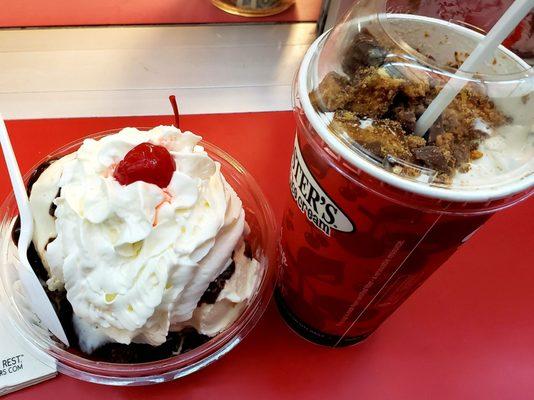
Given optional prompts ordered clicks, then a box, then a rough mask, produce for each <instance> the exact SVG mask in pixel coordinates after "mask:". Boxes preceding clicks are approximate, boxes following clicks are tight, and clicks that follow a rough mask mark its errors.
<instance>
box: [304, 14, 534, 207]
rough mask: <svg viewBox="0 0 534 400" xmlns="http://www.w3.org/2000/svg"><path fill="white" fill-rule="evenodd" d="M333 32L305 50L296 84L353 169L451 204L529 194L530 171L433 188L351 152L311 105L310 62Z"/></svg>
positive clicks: (533, 177)
mask: <svg viewBox="0 0 534 400" xmlns="http://www.w3.org/2000/svg"><path fill="white" fill-rule="evenodd" d="M398 15H400V16H401V17H400V18H405V19H415V20H419V21H425V22H432V23H436V22H437V23H439V24H441V25H444V26H447V27H451V23H449V22H447V21H442V20H439V19H436V18H430V17H424V16H419V15H410V14H395V17H397V16H398ZM364 19H365V18H364ZM456 28H459V29H460V30H461V31H462V32H464V33H466V34H469V35H473V36H474V37H478V38H480V36H481V34H480V33H478V32H475V31H472V30H470V29H468V28H466V27H463V26H459V25H454V29H456ZM333 29H335V28H332V29H330V30H328V31H326V32H324V33H323V34H322V35H321V36H319V37H318V38H317V39H316V40H315V41H314V42H313V43H312V45H311V46H310V47H309V49H308V50H307V51H306V54H305V55H304V58H303V61H302V63H301V65H300V68H299V71H298V75H297V79H296V85H297V93H298V97H299V99H300V103H301V105H302V108H303V110H304V113H305V115H306V117H307V118H308V120H309V122H310V124H311V125H312V127H313V128H314V129H315V131H316V132H317V133H318V134H319V136H320V137H321V139H322V140H324V142H325V143H326V144H327V145H328V146H329V148H330V149H332V150H333V151H334V152H335V153H336V154H338V155H339V156H341V157H342V158H343V159H344V160H345V161H347V162H348V163H349V164H351V165H352V166H354V167H356V168H359V169H361V170H363V171H364V172H366V173H368V174H369V175H371V176H373V177H375V178H377V179H379V180H380V181H383V182H385V183H388V184H390V185H392V186H394V187H396V188H398V189H402V190H405V191H408V192H411V193H415V194H418V195H421V196H424V197H431V198H436V199H439V200H447V201H452V202H467V203H479V202H488V201H492V200H499V199H502V198H504V197H508V196H511V195H514V194H517V193H521V192H524V191H527V190H528V189H529V188H531V187H532V186H533V185H534V171H531V172H530V174H528V175H526V176H524V177H522V178H520V179H517V180H514V181H512V182H508V183H506V184H504V185H502V186H497V187H495V186H492V187H490V188H484V189H472V188H452V187H439V186H432V185H428V184H424V183H421V182H417V181H413V180H409V179H406V178H403V177H401V176H399V175H397V174H395V173H393V172H390V171H387V170H386V169H384V168H382V167H380V166H378V165H377V164H375V163H373V162H372V161H370V160H369V157H368V156H367V155H366V154H364V153H363V152H358V151H357V150H355V149H349V148H348V147H347V146H346V145H345V144H344V143H343V142H342V141H341V139H340V138H338V137H336V135H334V134H333V133H332V132H331V131H330V129H329V128H328V126H327V125H326V124H325V122H324V120H323V119H321V118H320V117H319V114H318V113H317V111H316V110H315V108H314V107H313V105H312V103H311V100H310V97H309V92H308V82H309V79H310V76H309V74H310V73H311V62H312V60H313V59H314V57H315V56H317V55H318V53H317V50H318V47H319V45H321V44H323V42H324V41H325V40H326V39H327V38H328V36H329V35H330V33H331V32H332V31H333ZM499 49H500V50H502V51H503V52H505V53H506V55H508V56H509V57H510V58H512V59H514V60H516V61H518V62H519V63H521V64H525V65H526V63H525V62H524V61H523V60H521V59H520V58H519V57H518V56H517V55H515V54H514V53H513V52H511V51H510V50H508V49H506V48H505V47H504V46H502V45H501V46H500V47H499ZM414 51H415V50H414ZM438 69H439V68H438ZM440 71H441V70H440ZM447 74H449V72H447ZM314 80H315V81H318V78H317V77H314ZM359 153H361V154H359Z"/></svg>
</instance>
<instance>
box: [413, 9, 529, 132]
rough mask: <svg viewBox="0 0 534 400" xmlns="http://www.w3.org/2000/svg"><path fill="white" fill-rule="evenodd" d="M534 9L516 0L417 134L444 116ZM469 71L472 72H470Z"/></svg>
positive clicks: (439, 97)
mask: <svg viewBox="0 0 534 400" xmlns="http://www.w3.org/2000/svg"><path fill="white" fill-rule="evenodd" d="M533 7H534V0H515V1H514V2H513V3H512V5H511V6H510V7H509V8H508V10H506V12H505V13H504V15H503V16H502V17H501V18H500V19H499V21H497V23H496V24H495V25H494V26H493V28H492V29H491V30H490V31H489V32H488V34H487V35H486V36H485V37H484V39H482V41H481V42H480V43H479V44H478V46H477V47H476V48H475V49H474V50H473V51H472V52H471V54H470V55H469V57H467V59H466V60H465V61H464V63H463V64H462V65H461V66H460V68H459V69H458V71H457V72H456V74H455V76H453V77H451V79H449V81H448V82H447V84H446V85H445V86H444V87H443V89H442V90H441V92H439V94H438V95H437V96H436V98H435V99H434V100H433V101H432V103H431V104H430V105H429V106H428V108H427V109H426V110H425V112H424V113H423V115H421V117H420V118H419V120H418V121H417V124H416V125H415V134H416V135H418V136H423V135H424V134H425V132H426V131H427V130H428V129H429V128H430V127H431V126H432V124H433V123H434V122H436V120H437V119H438V118H439V116H440V115H441V114H442V113H443V111H444V110H445V108H447V106H448V105H449V104H450V103H451V101H452V100H453V99H454V98H455V97H456V95H457V94H458V93H460V91H461V90H462V88H463V87H464V86H465V85H466V84H467V82H468V80H469V78H470V77H472V76H473V72H474V71H476V70H477V69H478V68H479V67H480V65H481V64H482V63H484V62H485V61H486V60H487V59H488V58H489V57H491V56H492V55H493V53H494V52H495V50H496V49H497V47H499V45H500V44H501V43H502V42H503V40H504V39H506V38H507V37H508V35H510V33H511V32H512V31H513V30H514V29H515V28H516V26H517V25H519V23H520V22H521V20H522V19H523V18H525V16H526V15H527V14H528V13H529V11H530V10H531V9H532V8H533ZM466 71H469V72H466Z"/></svg>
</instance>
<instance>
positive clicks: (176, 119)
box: [169, 95, 180, 129]
mask: <svg viewBox="0 0 534 400" xmlns="http://www.w3.org/2000/svg"><path fill="white" fill-rule="evenodd" d="M169 101H170V102H171V106H172V111H173V112H174V124H175V126H176V127H177V128H178V129H180V111H178V104H177V103H176V96H174V95H171V96H169Z"/></svg>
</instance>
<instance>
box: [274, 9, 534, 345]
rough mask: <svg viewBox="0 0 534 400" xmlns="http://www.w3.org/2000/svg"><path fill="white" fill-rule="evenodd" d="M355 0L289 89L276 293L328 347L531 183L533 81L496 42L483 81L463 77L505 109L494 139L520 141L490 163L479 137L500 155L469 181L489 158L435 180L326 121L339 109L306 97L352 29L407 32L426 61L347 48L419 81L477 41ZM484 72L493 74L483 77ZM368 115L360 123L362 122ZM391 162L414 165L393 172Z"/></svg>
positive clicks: (352, 336)
mask: <svg viewBox="0 0 534 400" xmlns="http://www.w3.org/2000/svg"><path fill="white" fill-rule="evenodd" d="M360 3H366V2H360ZM362 7H363V6H362V5H361V4H360V8H359V9H358V8H357V7H356V11H354V9H353V12H352V14H349V16H348V17H347V19H346V20H345V21H343V22H342V23H341V24H340V25H338V26H337V27H336V28H334V30H333V31H330V32H327V33H326V34H325V35H323V36H322V37H320V38H319V39H317V41H316V42H315V43H314V44H313V45H312V47H311V48H310V49H309V51H308V53H307V54H306V56H305V58H304V61H303V63H302V65H301V68H300V71H299V74H298V76H297V79H296V82H295V88H294V93H295V117H296V120H297V132H296V138H295V147H294V152H293V156H292V160H291V170H290V174H289V188H290V190H289V195H288V202H287V206H286V209H285V213H284V217H283V222H282V230H281V241H280V265H281V276H280V280H279V283H278V288H277V293H276V298H277V303H278V306H279V309H280V311H281V313H282V315H283V316H284V318H285V320H286V321H287V322H288V324H289V325H290V326H291V327H292V328H293V329H294V330H295V331H296V332H298V333H299V334H301V335H302V336H304V337H305V338H307V339H309V340H311V341H314V342H316V343H320V344H324V345H329V346H344V345H350V344H353V343H356V342H359V341H361V340H362V339H364V338H366V337H367V336H369V335H370V334H371V333H372V332H373V331H375V330H376V329H377V328H378V326H379V325H380V324H381V323H382V322H383V321H384V320H385V319H386V318H387V317H388V316H389V315H390V314H391V313H392V312H394V311H395V310H396V309H397V308H398V307H399V306H400V305H401V304H402V303H403V302H404V301H405V300H406V298H407V297H408V296H410V294H412V293H413V292H414V291H415V290H416V289H417V288H418V287H419V286H420V285H421V284H422V283H423V282H424V281H425V280H426V279H427V278H428V277H429V276H430V275H431V274H432V273H433V272H434V271H435V270H436V269H437V268H439V267H440V266H441V265H442V264H443V263H444V262H445V261H446V260H447V259H448V258H449V257H450V256H451V255H452V254H454V253H455V252H456V250H457V249H458V248H459V246H461V245H462V244H463V243H464V242H466V241H467V240H468V239H469V238H470V237H471V236H472V235H473V234H474V233H475V232H476V230H477V229H478V228H480V227H481V226H482V225H483V224H484V223H485V222H486V221H487V220H488V218H489V217H490V216H491V215H492V214H493V213H495V212H497V211H498V210H501V209H503V208H505V207H508V206H511V205H513V204H515V203H517V202H519V201H521V200H523V199H525V198H526V197H528V196H529V195H530V194H531V193H532V191H533V183H534V177H533V170H534V169H533V159H532V155H533V152H532V151H533V148H534V145H533V141H532V136H533V133H532V127H533V119H532V116H531V115H528V114H529V113H525V110H527V109H529V108H530V109H532V105H533V104H534V103H533V102H532V99H531V98H529V96H528V95H529V94H530V93H531V92H532V91H533V89H534V85H533V75H532V70H531V69H530V67H529V66H528V65H527V64H526V63H524V62H523V61H522V60H521V59H519V58H518V57H517V56H515V55H514V54H513V53H511V52H509V51H507V50H505V49H503V48H501V49H500V50H499V54H498V56H499V59H498V60H497V61H496V62H495V63H493V62H490V63H489V64H490V65H489V66H488V69H489V72H488V75H487V77H484V78H480V79H479V78H478V77H475V78H472V82H470V85H472V86H473V87H475V86H476V85H479V86H478V87H481V88H482V87H483V88H484V90H485V92H484V93H485V96H488V97H491V99H492V101H493V100H494V99H495V104H498V106H499V107H501V106H502V107H503V109H504V110H506V113H507V115H510V116H511V117H510V118H508V119H507V120H506V127H505V128H502V130H498V131H497V132H499V134H500V132H504V133H503V135H507V134H508V133H509V131H510V132H512V131H511V130H513V133H512V134H510V135H511V136H510V137H508V136H503V137H504V139H502V138H501V139H502V140H504V141H505V142H506V146H509V147H510V148H512V147H514V146H515V145H514V146H512V145H511V143H512V142H511V141H510V140H509V139H510V138H513V139H514V140H523V141H524V143H522V144H521V146H519V147H518V148H520V149H521V150H520V151H519V152H518V153H517V154H516V153H513V154H514V158H513V162H512V161H510V160H509V158H510V157H508V155H509V154H508V153H507V150H508V148H507V147H505V148H504V150H503V153H499V157H501V156H502V157H501V158H499V159H497V156H496V155H495V154H494V153H492V151H493V150H491V149H490V148H489V147H488V146H489V145H488V146H486V147H483V145H481V149H482V150H484V152H487V154H485V157H486V158H487V159H488V160H493V161H492V162H494V160H497V161H499V162H504V161H506V162H508V161H510V162H509V163H505V164H506V165H505V166H507V167H508V169H507V170H504V169H503V170H502V173H501V174H497V173H495V172H493V173H491V174H489V173H488V174H487V175H484V174H482V175H481V177H475V178H476V179H475V178H473V176H474V174H475V173H479V169H480V168H486V164H483V163H484V162H489V161H481V162H474V161H473V162H472V164H473V166H472V167H471V173H470V174H469V173H460V172H458V173H456V174H455V175H453V178H452V179H451V180H450V181H449V182H445V183H444V182H443V180H442V179H440V178H439V175H438V174H437V173H436V171H433V170H431V169H428V168H425V167H421V166H417V165H411V164H410V163H403V162H402V160H398V159H395V157H389V156H387V157H384V159H380V160H379V159H377V157H376V154H371V153H370V152H369V151H366V149H364V148H362V146H358V145H357V144H355V143H354V142H353V141H352V142H351V140H350V139H351V138H350V137H348V135H347V134H346V132H342V131H336V130H335V129H334V128H333V126H334V125H333V124H332V121H333V118H337V116H338V114H336V116H335V117H334V113H333V112H321V111H320V110H318V109H317V106H316V104H317V99H316V98H314V97H316V96H314V95H313V93H314V90H315V89H316V88H317V87H318V86H319V84H320V82H321V81H323V78H324V77H325V76H327V74H328V73H330V72H331V71H338V72H339V71H340V70H341V67H340V65H341V64H342V61H340V59H339V58H340V54H342V49H346V48H347V43H351V40H352V39H351V38H352V37H354V35H355V34H357V33H358V32H361V30H362V29H365V30H366V31H365V34H367V33H368V32H371V33H372V34H373V35H374V37H375V38H378V39H377V40H378V41H379V42H381V43H384V42H387V41H390V40H392V38H395V34H398V33H402V32H409V34H408V36H409V38H408V39H409V40H408V39H407V40H406V41H405V40H403V43H404V44H406V43H408V45H413V43H417V44H418V47H419V45H420V46H421V48H423V50H421V51H425V57H424V58H425V60H426V61H428V60H430V61H431V62H432V63H433V64H423V63H422V61H421V59H419V60H415V59H414V55H413V53H410V51H409V49H408V47H404V49H405V50H406V53H405V54H404V55H406V57H404V58H403V56H404V55H401V56H399V54H398V53H397V54H394V55H393V56H392V55H389V56H384V55H382V54H380V52H379V51H377V49H376V48H373V47H372V46H369V45H368V43H364V45H363V47H362V46H360V47H359V48H358V49H357V51H360V53H361V54H360V55H359V56H362V54H363V56H362V59H363V60H364V61H361V62H362V63H366V62H367V65H365V67H366V68H369V66H370V65H372V63H373V62H374V59H375V58H376V57H395V58H392V62H391V63H390V64H387V67H386V68H385V69H386V71H387V73H388V74H391V75H395V74H396V75H395V78H399V79H403V80H405V81H409V79H414V80H413V81H412V82H414V81H417V79H419V78H418V77H419V75H417V71H419V70H420V69H424V70H425V71H431V72H432V73H437V74H443V75H446V76H450V75H451V74H453V72H451V71H452V69H453V67H450V66H449V67H450V69H447V68H449V67H447V68H445V67H443V68H442V67H441V66H440V63H445V61H444V60H445V59H447V58H450V57H452V58H453V61H454V55H455V54H459V52H468V51H469V50H471V49H472V47H473V46H474V45H476V42H477V41H478V40H480V34H479V33H477V32H474V31H471V30H469V29H468V28H465V27H460V26H455V25H452V24H448V23H446V22H444V21H440V20H437V19H432V18H427V17H420V16H414V15H407V14H397V15H393V16H392V15H390V16H388V18H389V19H388V20H387V21H384V20H383V19H382V18H384V15H381V14H378V13H376V14H374V15H371V13H369V14H368V15H367V16H362ZM369 7H370V8H371V9H374V8H373V7H376V5H372V4H371V5H369ZM355 14H356V16H355ZM369 15H370V16H369ZM408 28H409V29H408ZM443 37H447V38H449V40H448V41H447V40H442V39H443ZM455 37H456V38H458V37H459V38H461V39H463V41H462V40H453V39H454V38H455ZM403 39H406V37H403ZM366 46H367V47H366ZM362 48H363V49H364V50H365V51H363V50H362ZM455 52H456V53H455ZM414 60H415V61H414ZM410 62H411V64H410ZM421 65H422V67H421ZM411 66H416V67H415V68H413V69H411ZM387 68H389V69H387ZM494 70H496V71H497V72H500V75H497V74H496V73H495V74H493V75H492V74H491V71H494ZM414 71H415V72H414ZM414 76H415V78H414ZM470 79H471V78H470ZM477 79H478V80H477ZM414 87H415V84H414ZM325 91H326V93H327V94H328V93H330V92H328V90H325ZM310 93H312V95H310ZM336 93H339V91H338V92H336ZM323 100H324V99H323ZM327 100H328V99H327ZM334 100H335V98H334ZM334 100H332V101H334ZM372 101H373V99H372V98H370V99H369V107H371V106H372ZM491 104H493V103H491ZM530 114H531V113H530ZM464 122H465V121H464ZM372 123H374V122H373V121H372V120H371V121H370V122H367V120H366V122H365V124H362V123H361V122H360V128H362V129H364V128H365V127H366V126H367V124H372ZM465 123H467V122H465ZM362 125H363V126H362ZM499 129H501V128H499ZM497 136H498V135H497ZM505 139H506V140H508V141H506V140H505ZM499 140H500V139H499ZM490 142H491V141H490V140H488V143H490ZM513 143H515V142H513ZM484 146H485V145H484ZM514 148H515V147H514ZM510 154H511V153H510ZM497 161H495V162H497ZM408 164H410V165H408ZM399 165H401V166H403V168H404V169H403V170H404V171H406V170H407V168H410V169H417V173H415V174H411V175H409V176H408V175H403V174H402V173H399V168H398V166H399ZM499 165H501V164H499ZM480 166H482V167H480ZM488 168H489V167H488ZM503 168H504V167H503Z"/></svg>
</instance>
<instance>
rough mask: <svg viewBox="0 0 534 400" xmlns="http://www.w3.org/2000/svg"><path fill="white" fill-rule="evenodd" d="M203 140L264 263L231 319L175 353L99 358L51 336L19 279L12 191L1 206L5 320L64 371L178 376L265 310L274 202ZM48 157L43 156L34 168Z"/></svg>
mask: <svg viewBox="0 0 534 400" xmlns="http://www.w3.org/2000/svg"><path fill="white" fill-rule="evenodd" d="M140 129H143V128H140ZM117 132H118V130H113V131H106V132H101V133H97V134H94V135H89V136H87V137H85V138H83V139H86V138H100V137H102V136H105V135H109V134H113V133H117ZM83 139H80V140H77V141H75V142H73V143H70V144H68V145H66V146H64V147H62V148H60V149H58V150H57V151H54V152H53V153H51V154H50V155H48V156H47V158H46V159H48V158H51V157H60V156H63V155H66V154H68V153H71V152H73V151H76V150H77V149H78V148H79V147H80V145H81V143H82V141H83ZM201 145H202V146H204V148H205V150H206V151H207V153H208V154H209V155H210V157H212V158H213V159H214V160H215V161H217V162H219V163H220V164H221V171H222V173H223V175H224V177H225V178H226V180H227V182H228V183H229V184H230V185H231V186H232V187H233V188H234V190H235V191H236V193H237V194H238V196H239V197H240V198H241V200H242V202H243V207H244V209H245V213H246V221H247V223H248V225H249V226H250V230H251V231H250V234H249V235H248V236H247V240H248V241H249V243H250V246H251V248H252V251H253V254H254V257H255V258H256V259H257V260H258V261H259V263H260V265H261V278H260V280H259V283H258V287H257V290H256V293H255V295H254V296H253V297H252V298H251V299H250V300H249V302H248V304H247V305H246V307H245V309H244V311H243V313H242V314H241V315H240V316H239V318H238V319H237V320H236V321H235V322H234V323H233V324H232V325H230V326H229V327H228V328H227V329H225V330H224V331H223V332H221V333H220V334H218V335H217V336H216V337H214V338H212V339H211V340H209V341H208V342H207V343H205V344H203V345H201V346H199V347H197V348H195V349H193V350H190V351H188V352H186V353H183V354H180V355H178V356H175V357H171V358H167V359H164V360H160V361H155V362H149V363H140V364H118V363H109V362H100V361H98V362H97V361H93V360H90V359H89V358H85V357H83V356H81V355H79V354H75V353H74V352H71V351H69V349H66V348H65V346H64V345H63V344H61V343H60V342H59V341H57V340H55V338H54V339H53V338H52V337H51V335H50V333H49V332H48V330H46V329H44V328H43V327H42V326H40V325H39V324H38V320H37V317H36V316H35V315H34V314H33V313H32V312H31V310H30V309H29V308H28V305H27V304H26V302H25V300H24V291H23V289H22V288H21V286H20V284H19V282H18V274H17V272H16V269H15V265H16V263H17V262H18V260H17V254H16V253H17V251H16V248H15V245H14V243H13V240H12V238H11V232H12V228H13V224H14V222H15V219H16V217H17V214H18V212H17V206H16V203H15V201H14V198H13V196H12V195H10V196H9V197H8V198H7V199H6V200H5V201H4V203H3V204H2V206H1V207H0V279H1V282H0V291H3V293H0V294H1V296H0V299H3V301H4V309H6V310H7V314H8V315H7V317H6V318H7V320H8V321H6V322H7V323H10V324H11V326H12V328H13V329H12V330H14V331H16V332H18V333H19V334H20V336H21V337H23V338H24V339H25V340H26V341H27V342H28V343H29V345H30V346H32V347H33V348H35V349H37V350H38V351H42V352H44V353H46V354H47V355H48V356H50V357H51V358H52V359H53V360H55V363H56V366H57V369H58V371H59V372H60V373H63V374H66V375H69V376H72V377H74V378H77V379H81V380H85V381H89V382H95V383H101V384H108V385H121V386H124V385H131V386H134V385H149V384H154V383H160V382H165V381H170V380H174V379H178V378H180V377H183V376H186V375H189V374H191V373H193V372H196V371H198V370H200V369H202V368H204V367H206V366H207V365H209V364H211V363H213V362H214V361H216V360H218V359H219V358H221V357H222V356H223V355H225V354H226V353H228V352H229V351H230V350H232V349H233V348H234V347H235V346H236V345H238V344H239V343H240V342H241V341H242V340H243V338H244V337H245V336H246V335H247V334H248V333H249V332H250V331H251V330H252V328H253V327H254V326H255V324H256V323H257V322H258V320H259V319H260V317H261V316H262V314H263V313H264V311H265V309H266V308H267V305H268V303H269V300H270V298H271V295H272V292H273V289H274V285H275V281H276V277H277V269H276V265H275V263H274V260H273V257H274V251H275V250H274V247H275V243H276V236H275V235H276V234H275V232H276V230H275V220H274V216H273V213H272V210H271V207H270V205H269V203H268V201H267V199H266V198H265V196H264V195H263V193H262V191H261V189H260V188H259V186H258V185H257V183H256V182H255V180H254V178H253V177H252V176H251V175H250V174H249V173H248V172H247V171H246V170H245V169H244V168H243V167H242V166H241V165H240V164H239V163H238V162H237V161H236V160H235V159H233V158H232V157H231V156H229V155H228V154H227V153H225V152H224V151H222V150H221V149H219V148H217V147H216V146H214V145H212V144H210V143H207V142H204V141H202V142H201ZM46 159H44V160H41V161H40V162H39V163H38V164H37V165H35V166H34V168H32V170H31V171H33V170H34V169H35V168H37V166H38V165H40V164H41V163H42V162H43V161H45V160H46ZM29 177H30V173H28V174H26V175H25V180H26V182H27V180H28V178H29Z"/></svg>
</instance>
